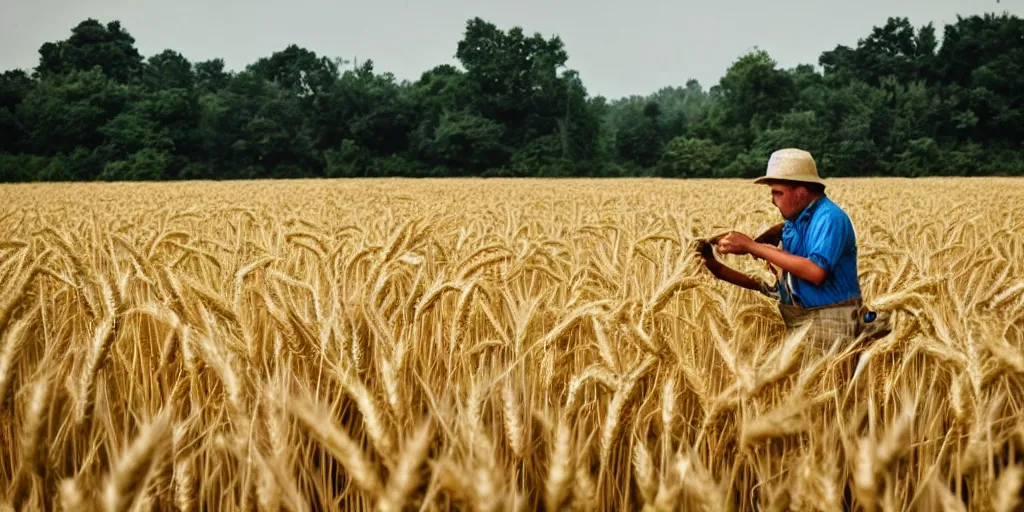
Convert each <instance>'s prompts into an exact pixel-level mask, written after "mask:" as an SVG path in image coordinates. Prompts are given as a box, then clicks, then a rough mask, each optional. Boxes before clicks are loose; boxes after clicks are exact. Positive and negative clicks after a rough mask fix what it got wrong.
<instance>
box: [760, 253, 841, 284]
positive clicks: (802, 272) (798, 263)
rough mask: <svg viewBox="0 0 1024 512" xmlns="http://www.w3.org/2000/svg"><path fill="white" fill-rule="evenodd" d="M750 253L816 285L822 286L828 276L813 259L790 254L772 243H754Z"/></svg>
mask: <svg viewBox="0 0 1024 512" xmlns="http://www.w3.org/2000/svg"><path fill="white" fill-rule="evenodd" d="M749 254H750V255H751V256H754V257H755V258H761V259H762V260H767V261H768V262H770V263H773V264H775V266H777V267H779V268H781V269H783V270H785V271H787V272H789V273H790V274H793V275H794V276H796V277H799V278H800V279H803V280H804V281H809V282H811V283H814V286H821V283H824V282H825V278H827V277H828V273H826V272H825V269H823V268H821V267H819V266H818V265H817V264H816V263H814V262H813V261H811V260H809V259H807V258H804V257H801V256H797V255H795V254H790V253H788V252H786V251H783V250H782V249H779V248H778V247H775V246H772V245H767V244H758V243H753V244H751V246H750V250H749Z"/></svg>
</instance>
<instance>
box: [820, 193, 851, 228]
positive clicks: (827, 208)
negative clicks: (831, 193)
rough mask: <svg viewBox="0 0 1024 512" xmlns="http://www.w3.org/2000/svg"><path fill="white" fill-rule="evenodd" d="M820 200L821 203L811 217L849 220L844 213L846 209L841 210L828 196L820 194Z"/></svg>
mask: <svg viewBox="0 0 1024 512" xmlns="http://www.w3.org/2000/svg"><path fill="white" fill-rule="evenodd" d="M820 201H821V204H820V205H819V206H818V208H817V209H816V210H815V212H814V216H813V217H814V218H815V219H818V218H821V219H827V220H840V221H844V222H849V221H850V216H849V215H847V214H846V210H843V208H842V207H841V206H839V205H838V204H836V203H835V202H834V201H832V200H831V199H829V197H828V196H822V198H821V199H820Z"/></svg>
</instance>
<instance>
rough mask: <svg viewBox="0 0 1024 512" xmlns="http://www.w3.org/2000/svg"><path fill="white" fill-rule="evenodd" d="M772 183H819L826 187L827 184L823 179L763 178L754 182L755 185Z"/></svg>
mask: <svg viewBox="0 0 1024 512" xmlns="http://www.w3.org/2000/svg"><path fill="white" fill-rule="evenodd" d="M772 182H782V183H817V184H818V185H822V186H825V185H826V183H825V181H824V180H822V179H821V178H779V177H777V176H761V177H760V178H757V179H756V180H754V183H755V184H758V185H760V184H768V183H772Z"/></svg>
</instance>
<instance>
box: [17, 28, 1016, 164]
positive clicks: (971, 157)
mask: <svg viewBox="0 0 1024 512" xmlns="http://www.w3.org/2000/svg"><path fill="white" fill-rule="evenodd" d="M938 41H939V40H938V38H937V36H936V30H935V27H934V26H933V25H931V24H928V25H925V26H922V27H919V28H915V27H914V26H913V25H911V24H910V22H909V20H908V19H906V18H889V19H888V20H887V21H886V23H885V24H884V25H883V26H880V27H874V28H873V29H872V31H871V33H870V34H869V35H867V36H866V37H864V38H862V39H860V40H859V41H858V42H857V45H856V47H848V46H843V45H838V46H836V47H835V48H833V49H831V50H827V51H824V52H823V53H821V54H820V57H819V59H818V63H817V64H818V65H817V66H814V65H811V64H803V65H798V66H796V67H794V68H791V69H783V68H781V67H780V66H779V65H778V64H777V63H776V62H775V61H774V60H773V59H772V57H771V56H770V55H769V54H768V53H767V52H765V51H763V50H760V49H754V50H752V51H750V52H748V53H746V54H745V55H742V56H741V57H739V58H738V59H736V60H735V61H734V62H733V63H732V64H731V66H730V67H729V68H728V69H727V71H726V73H725V75H724V76H722V78H721V79H720V80H719V82H718V83H717V84H715V85H713V86H712V87H710V88H708V89H705V88H704V87H702V86H701V84H700V83H699V82H697V81H696V80H690V81H688V82H687V83H686V84H685V85H684V86H672V87H665V88H662V89H660V90H657V91H655V92H653V93H652V94H649V95H646V96H632V97H626V98H617V99H608V98H605V97H603V96H600V95H591V94H590V93H588V91H587V88H586V87H585V85H584V83H583V80H582V78H581V77H580V75H579V73H578V72H577V71H575V70H573V69H570V68H568V67H567V66H566V62H567V61H568V57H569V54H568V51H567V49H566V47H565V45H564V44H563V42H562V40H561V39H560V38H559V37H557V36H552V37H544V36H542V35H541V34H538V33H534V34H532V35H530V34H527V33H526V32H525V31H524V30H523V29H522V28H521V27H512V28H510V29H507V30H504V29H501V28H499V27H497V26H496V25H494V24H493V23H490V22H487V21H485V20H483V19H480V18H474V19H471V20H468V21H467V23H466V25H465V31H464V33H463V37H462V39H461V40H460V41H459V43H458V46H457V48H456V52H455V56H456V58H457V60H458V63H459V66H453V65H447V64H445V65H439V66H436V67H434V68H432V69H429V70H427V71H425V72H423V73H422V75H421V76H420V77H419V79H417V80H415V81H408V80H405V81H399V80H397V79H396V78H395V77H394V75H393V74H391V73H387V72H379V71H377V70H375V69H374V64H373V61H372V60H367V61H364V62H361V63H351V62H346V61H344V60H341V59H336V58H334V59H332V58H329V57H326V56H322V55H317V54H316V53H315V52H313V51H311V50H309V49H306V48H301V47H298V46H295V45H291V46H288V47H286V48H284V49H282V50H280V51H278V52H275V53H273V54H272V55H270V56H269V57H264V58H261V59H259V60H257V61H256V62H253V63H251V64H249V65H248V66H246V67H245V68H244V69H243V70H240V71H229V70H227V69H226V68H225V64H224V61H223V60H222V59H212V60H206V61H202V62H190V61H189V60H188V59H186V58H185V57H184V56H182V55H181V54H180V53H178V52H175V51H173V50H165V51H163V52H162V53H159V54H157V55H153V56H151V57H149V58H144V57H143V56H142V55H141V54H140V53H139V51H138V49H137V48H136V46H135V39H134V37H133V36H132V35H131V34H130V33H129V32H128V30H127V29H126V28H125V27H123V26H122V25H121V24H120V23H119V22H118V21H111V22H109V23H107V24H105V25H104V24H102V23H101V22H99V21H97V20H95V19H87V20H85V21H82V22H81V23H79V24H78V25H77V26H75V27H74V28H73V29H72V30H71V35H70V36H69V37H68V38H67V39H66V40H61V41H56V42H47V43H45V44H43V45H42V46H41V47H40V48H39V63H38V65H37V66H36V67H35V68H34V69H32V70H20V69H18V70H10V71H6V72H4V73H3V75H2V77H0V181H4V182H16V181H83V180H177V179H253V178H306V177H374V176H416V177H428V176H433V177H440V176H549V177H550V176H606V177H607V176H662V177H680V178H686V177H702V178H703V177H745V178H749V177H753V176H757V175H760V174H761V173H763V170H764V165H765V163H766V160H767V157H768V155H769V154H770V153H771V152H772V151H774V150H775V149H778V148H781V147H801V148H804V149H807V150H809V151H811V152H812V153H813V154H814V155H815V156H816V158H817V161H818V165H819V169H820V171H821V172H822V173H823V174H825V175H827V176H931V175H958V176H975V175H1021V174H1024V23H1022V20H1021V19H1020V18H1018V17H1016V16H1011V15H1008V14H1005V13H1004V14H1001V15H996V14H986V15H983V16H971V17H966V18H964V17H958V18H957V21H956V23H953V24H949V25H946V26H945V27H944V32H943V34H942V42H941V44H939V42H938Z"/></svg>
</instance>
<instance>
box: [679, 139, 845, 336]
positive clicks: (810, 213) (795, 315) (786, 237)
mask: <svg viewBox="0 0 1024 512" xmlns="http://www.w3.org/2000/svg"><path fill="white" fill-rule="evenodd" d="M755 183H759V184H765V185H768V186H769V187H770V188H771V194H772V203H774V204H775V206H776V207H777V208H778V209H779V213H781V214H782V217H783V218H784V219H785V221H784V222H783V223H780V224H778V225H776V226H774V227H773V228H771V229H769V230H768V231H766V232H765V233H763V234H761V235H760V236H758V237H757V238H756V239H751V238H750V237H748V236H747V235H744V234H743V233H738V232H735V231H731V232H729V233H726V234H723V235H719V236H717V237H715V238H713V239H712V240H710V241H708V242H707V243H702V244H700V247H699V251H700V254H701V255H702V256H703V258H704V261H705V265H706V266H707V268H708V269H709V270H710V271H711V272H712V274H714V275H715V277H717V278H719V279H722V280H724V281H727V282H729V283H732V284H735V285H738V286H742V287H744V288H748V289H751V290H756V291H758V292H760V293H762V294H764V295H767V296H769V297H771V298H772V299H774V300H777V301H778V307H779V312H780V314H781V315H782V319H783V321H784V322H785V324H786V327H787V328H788V329H794V328H796V327H799V326H802V325H804V324H806V323H812V326H811V327H810V330H809V332H808V333H807V340H808V341H809V342H810V344H811V346H812V347H814V348H816V349H818V350H821V351H827V350H829V349H830V348H831V347H832V346H833V343H837V342H838V343H841V344H842V345H841V346H840V348H841V349H842V348H845V346H846V345H848V344H849V343H851V342H852V341H853V340H854V339H855V338H856V337H857V336H858V334H860V332H861V330H862V328H863V327H864V325H863V321H864V318H863V317H864V314H865V311H864V309H863V303H862V299H861V290H860V283H859V282H858V279H857V238H856V234H855V232H854V228H853V223H852V222H851V221H850V218H849V217H848V216H847V215H846V212H844V211H843V209H842V208H840V207H839V206H838V205H837V204H836V203H834V202H832V200H830V199H829V197H828V196H827V195H826V194H825V183H824V182H823V181H822V179H821V178H820V177H819V176H818V170H817V166H816V165H815V162H814V158H813V157H812V156H811V154H810V153H808V152H807V151H803V150H800V149H781V150H779V151H776V152H775V153H773V154H772V155H771V158H770V159H769V160H768V168H767V172H766V173H765V176H763V177H761V178H758V179H757V180H755ZM712 245H717V247H718V251H719V252H721V253H723V254H740V255H744V254H746V255H751V256H753V257H755V258H758V259H761V260H764V261H767V262H768V263H770V264H771V266H772V270H773V271H774V272H775V273H776V277H777V282H776V284H775V285H774V286H772V285H769V284H767V283H764V282H762V281H760V280H757V279H754V278H752V277H750V276H748V275H746V274H743V273H741V272H738V271H736V270H734V269H731V268H729V267H727V266H725V265H723V264H722V263H721V262H719V261H718V260H716V259H715V257H714V251H713V249H712V248H711V246H712Z"/></svg>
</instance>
